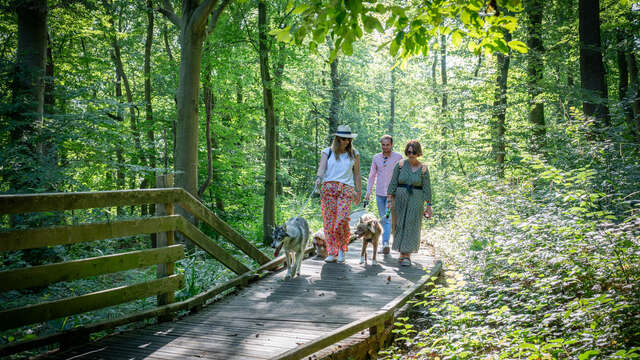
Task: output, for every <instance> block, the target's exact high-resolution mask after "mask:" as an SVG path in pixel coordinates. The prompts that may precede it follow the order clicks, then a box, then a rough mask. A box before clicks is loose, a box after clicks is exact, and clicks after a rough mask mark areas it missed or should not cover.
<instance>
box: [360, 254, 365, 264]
mask: <svg viewBox="0 0 640 360" xmlns="http://www.w3.org/2000/svg"><path fill="white" fill-rule="evenodd" d="M364 263H365V260H364V256H362V257H360V264H364Z"/></svg>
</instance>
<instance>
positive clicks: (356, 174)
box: [353, 154, 362, 206]
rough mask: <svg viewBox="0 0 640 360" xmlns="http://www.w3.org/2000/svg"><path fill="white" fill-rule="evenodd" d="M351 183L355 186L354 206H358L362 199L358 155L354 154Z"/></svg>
mask: <svg viewBox="0 0 640 360" xmlns="http://www.w3.org/2000/svg"><path fill="white" fill-rule="evenodd" d="M353 181H354V184H355V186H356V199H355V201H354V205H356V206H358V204H360V200H361V198H362V176H361V175H360V155H359V154H356V161H355V162H354V164H353Z"/></svg>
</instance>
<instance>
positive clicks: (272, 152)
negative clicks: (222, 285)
mask: <svg viewBox="0 0 640 360" xmlns="http://www.w3.org/2000/svg"><path fill="white" fill-rule="evenodd" d="M267 24H268V23H267V5H266V3H265V2H264V0H260V1H259V2H258V39H259V49H260V50H259V53H260V78H261V80H262V98H263V105H264V116H265V127H264V138H265V163H264V174H265V179H264V208H263V212H262V225H263V226H262V228H263V229H264V236H263V241H264V243H265V245H268V244H271V242H272V237H271V232H270V231H269V229H272V228H273V226H274V225H275V211H276V208H275V206H276V205H275V199H276V116H275V112H274V109H273V90H272V86H273V81H272V79H271V74H270V69H269V49H268V44H267V26H268V25H267Z"/></svg>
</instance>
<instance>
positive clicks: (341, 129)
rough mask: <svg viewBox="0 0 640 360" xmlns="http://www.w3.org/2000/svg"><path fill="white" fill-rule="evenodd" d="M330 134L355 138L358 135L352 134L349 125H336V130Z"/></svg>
mask: <svg viewBox="0 0 640 360" xmlns="http://www.w3.org/2000/svg"><path fill="white" fill-rule="evenodd" d="M331 135H333V136H340V137H343V138H351V139H355V138H356V137H357V136H358V134H354V133H352V132H351V128H350V127H349V125H338V130H336V132H335V133H333V134H331Z"/></svg>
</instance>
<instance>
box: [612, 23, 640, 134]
mask: <svg viewBox="0 0 640 360" xmlns="http://www.w3.org/2000/svg"><path fill="white" fill-rule="evenodd" d="M626 53H627V46H626V42H625V36H624V33H623V32H622V30H620V29H617V30H616V60H617V62H618V98H619V101H620V105H621V106H622V112H623V113H624V118H625V121H626V123H627V126H629V129H630V130H631V132H632V133H633V135H634V136H635V137H636V138H638V136H639V135H640V134H639V133H638V129H636V128H635V126H634V123H633V109H632V107H631V99H630V96H628V92H629V69H628V66H627V65H628V63H627V56H626Z"/></svg>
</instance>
